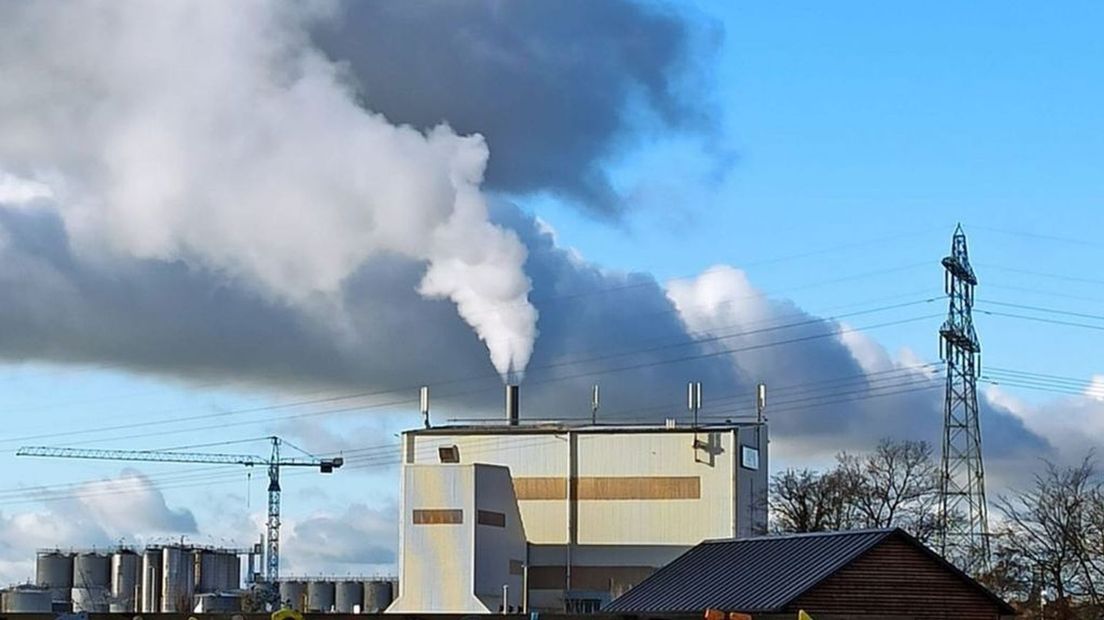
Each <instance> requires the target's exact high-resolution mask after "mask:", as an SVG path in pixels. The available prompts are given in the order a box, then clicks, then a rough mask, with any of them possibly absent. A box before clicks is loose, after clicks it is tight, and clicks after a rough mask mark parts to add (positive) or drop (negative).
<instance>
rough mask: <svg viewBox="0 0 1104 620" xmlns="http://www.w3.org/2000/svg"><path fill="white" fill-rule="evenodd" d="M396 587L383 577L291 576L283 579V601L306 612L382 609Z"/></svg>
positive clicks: (345, 611) (286, 604)
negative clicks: (328, 577)
mask: <svg viewBox="0 0 1104 620" xmlns="http://www.w3.org/2000/svg"><path fill="white" fill-rule="evenodd" d="M393 591H394V590H393V586H392V582H390V581H387V580H384V579H362V578H344V579H288V580H286V581H281V582H280V602H281V603H282V604H283V605H284V606H286V607H288V608H290V609H294V610H296V611H300V612H307V613H339V614H357V613H364V614H367V613H380V612H382V611H383V610H385V609H387V606H388V605H390V604H391V600H392V598H393Z"/></svg>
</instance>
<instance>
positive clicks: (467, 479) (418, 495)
mask: <svg viewBox="0 0 1104 620" xmlns="http://www.w3.org/2000/svg"><path fill="white" fill-rule="evenodd" d="M516 506H517V502H516V500H515V499H514V494H513V485H512V483H511V479H510V474H509V470H507V469H506V468H504V467H496V466H488V465H472V464H468V465H405V466H404V467H403V500H402V507H401V519H402V523H401V526H400V533H399V547H400V560H399V582H400V583H399V596H398V597H397V598H396V600H395V602H394V603H392V604H391V606H390V607H388V609H387V613H399V612H403V613H434V612H441V613H445V612H447V613H488V612H494V611H498V609H499V607H500V605H501V604H502V585H503V584H507V585H508V586H509V592H510V601H509V603H508V604H510V605H513V606H519V605H520V596H521V590H522V576H521V575H520V574H517V575H514V574H511V573H510V560H511V559H513V560H519V561H522V562H524V561H525V559H526V550H527V545H526V541H525V533H524V530H523V529H522V521H521V517H520V514H519V513H518V511H517V508H516ZM418 510H429V511H447V510H460V511H461V515H462V516H461V522H460V523H415V521H414V513H415V511H418ZM479 510H485V511H493V512H497V513H500V514H504V515H505V516H506V519H505V526H504V527H497V526H493V525H480V524H479V522H478V514H479V513H478V511H479Z"/></svg>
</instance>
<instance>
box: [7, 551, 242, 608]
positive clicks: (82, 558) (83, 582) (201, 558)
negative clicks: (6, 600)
mask: <svg viewBox="0 0 1104 620" xmlns="http://www.w3.org/2000/svg"><path fill="white" fill-rule="evenodd" d="M240 582H241V563H240V560H239V557H238V554H237V552H236V551H233V550H230V549H213V548H212V549H208V548H196V547H192V546H185V545H165V546H150V547H146V548H145V549H143V550H134V549H128V548H119V549H117V550H115V551H113V552H110V553H105V552H100V551H95V550H92V551H79V552H64V551H60V550H47V551H40V552H39V553H38V557H37V559H36V562H35V586H34V588H33V590H32V589H27V588H22V589H20V590H19V592H18V593H15V594H13V595H12V598H11V601H12V604H13V605H16V606H19V607H35V608H36V609H37V608H41V607H43V604H42V601H43V600H46V601H49V609H46V610H45V611H47V612H49V611H53V612H59V613H60V612H69V611H72V612H77V613H79V612H88V613H138V612H141V613H161V612H191V611H192V610H193V609H194V608H195V605H196V604H197V603H199V604H202V605H203V606H204V607H207V608H212V609H213V608H219V609H224V608H230V607H233V606H234V603H233V602H232V601H231V600H230V599H236V600H238V601H239V602H240V592H241V583H240ZM11 592H15V589H13V590H11ZM201 594H211V595H217V596H216V597H207V599H210V600H206V599H205V600H204V601H198V599H197V598H196V597H197V595H201Z"/></svg>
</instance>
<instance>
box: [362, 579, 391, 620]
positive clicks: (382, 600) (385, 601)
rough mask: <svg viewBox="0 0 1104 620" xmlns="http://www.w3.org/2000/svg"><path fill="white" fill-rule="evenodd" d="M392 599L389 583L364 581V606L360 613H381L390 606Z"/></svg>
mask: <svg viewBox="0 0 1104 620" xmlns="http://www.w3.org/2000/svg"><path fill="white" fill-rule="evenodd" d="M393 597H394V594H393V591H392V588H391V582H390V581H382V580H380V581H366V582H364V606H363V607H361V608H360V611H361V612H362V613H366V614H378V613H381V612H383V611H384V610H385V609H387V606H388V605H390V604H391V600H392V598H393Z"/></svg>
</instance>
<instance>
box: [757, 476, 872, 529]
mask: <svg viewBox="0 0 1104 620" xmlns="http://www.w3.org/2000/svg"><path fill="white" fill-rule="evenodd" d="M846 482H847V481H846V480H845V479H844V477H843V476H841V475H840V473H839V472H838V471H834V470H833V471H829V472H825V473H821V472H817V471H813V470H809V469H800V470H799V469H787V470H786V471H783V472H779V473H778V474H775V475H774V477H773V478H772V480H771V487H770V511H771V517H772V522H773V525H774V529H775V530H776V531H780V532H823V531H832V530H839V529H848V528H849V527H850V526H851V521H852V512H853V510H852V508H851V503H850V499H849V497H850V495H851V493H850V490H849V489H848V488H847V487H846Z"/></svg>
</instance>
